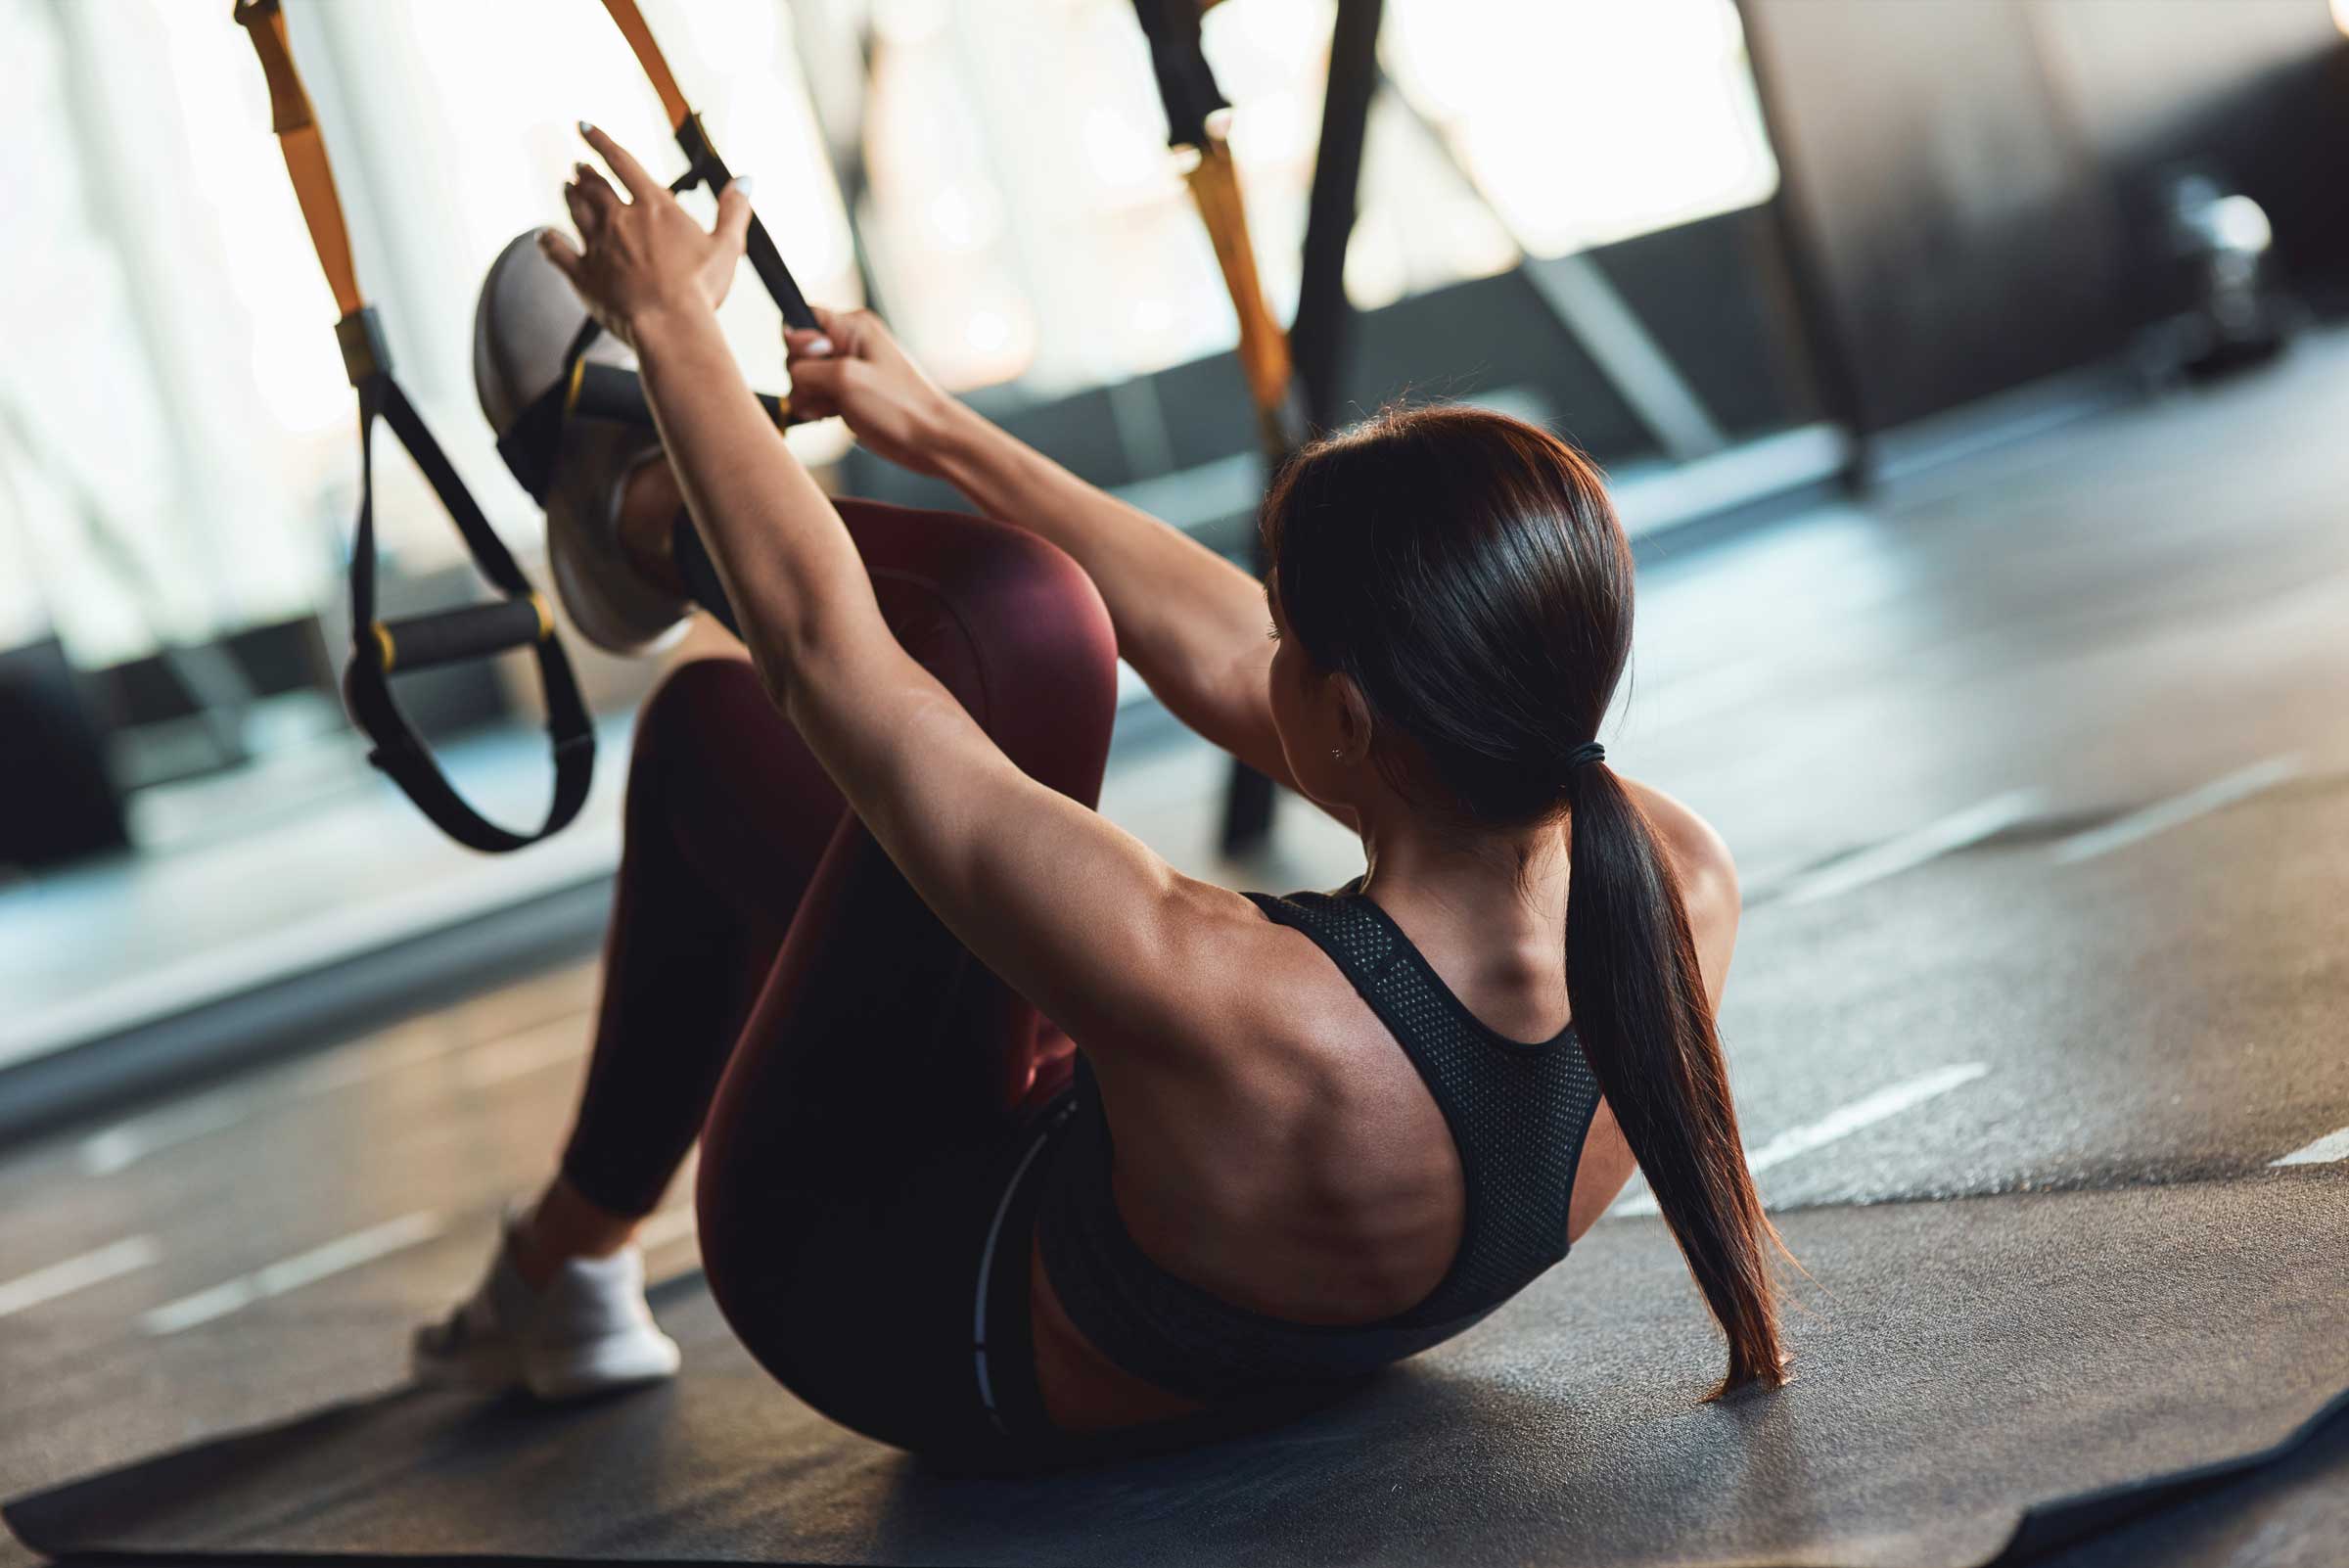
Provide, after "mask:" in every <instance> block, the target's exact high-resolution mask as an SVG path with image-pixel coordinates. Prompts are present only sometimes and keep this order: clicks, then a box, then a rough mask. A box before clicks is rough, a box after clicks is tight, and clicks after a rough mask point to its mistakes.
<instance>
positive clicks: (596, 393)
mask: <svg viewBox="0 0 2349 1568" xmlns="http://www.w3.org/2000/svg"><path fill="white" fill-rule="evenodd" d="M758 397H759V406H760V407H761V408H763V409H765V410H766V417H767V418H769V419H771V420H773V421H774V422H775V423H776V424H778V425H788V424H791V423H792V422H793V421H792V417H791V404H790V402H789V401H788V400H787V399H785V398H781V397H777V396H776V395H775V394H774V393H772V392H760V393H759V394H758ZM566 412H568V413H570V414H572V415H575V416H576V417H578V418H581V419H614V420H625V421H627V422H628V423H629V424H632V425H643V426H645V427H647V428H648V429H649V428H650V427H651V425H652V423H653V405H652V404H650V403H648V402H646V401H645V398H644V379H643V378H642V377H640V376H639V375H637V374H636V372H635V371H633V370H630V369H628V368H627V367H626V366H624V365H607V364H604V363H603V362H602V361H600V360H593V359H583V360H581V361H580V362H579V369H578V382H577V385H576V389H575V390H574V392H572V395H571V406H570V407H569V408H568V409H567V410H566Z"/></svg>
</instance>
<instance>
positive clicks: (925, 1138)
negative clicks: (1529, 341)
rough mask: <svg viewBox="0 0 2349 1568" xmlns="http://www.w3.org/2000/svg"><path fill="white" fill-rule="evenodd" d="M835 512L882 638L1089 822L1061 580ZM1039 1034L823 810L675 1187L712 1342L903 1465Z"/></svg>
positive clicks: (969, 1391) (920, 519)
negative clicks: (731, 1344)
mask: <svg viewBox="0 0 2349 1568" xmlns="http://www.w3.org/2000/svg"><path fill="white" fill-rule="evenodd" d="M843 515H844V516H845V517H847V518H848V519H849V521H850V524H851V531H852V535H853V536H854V537H855V539H856V541H857V546H858V549H859V551H860V553H862V554H863V555H864V557H865V560H866V563H867V566H868V568H869V569H870V570H871V572H872V576H873V582H874V591H875V594H876V597H877V598H878V599H879V600H880V601H881V603H882V606H883V613H884V615H885V616H887V617H888V619H889V621H890V624H891V627H892V629H893V630H895V631H896V632H897V634H898V640H899V641H900V642H901V643H903V644H904V646H905V647H906V649H907V650H908V651H909V652H911V653H912V654H913V655H914V656H915V657H916V658H917V659H919V660H921V662H922V663H923V664H924V665H925V667H927V668H929V669H931V670H932V672H933V673H935V674H937V675H938V676H939V678H940V679H941V681H942V682H943V683H944V684H945V685H946V687H947V688H948V689H949V690H951V691H952V692H953V693H954V694H955V696H956V697H957V698H958V699H959V700H961V702H962V703H963V705H964V707H965V708H966V709H968V710H969V711H970V713H971V714H972V715H973V717H974V718H976V719H977V720H978V721H979V722H980V724H981V725H982V726H983V727H985V728H986V729H987V731H988V733H989V734H990V736H992V737H993V738H994V739H995V741H996V743H997V744H998V745H999V746H1001V747H1002V748H1003V750H1004V751H1005V753H1006V754H1007V755H1009V756H1010V757H1011V758H1012V760H1013V761H1015V762H1017V763H1018V764H1019V765H1020V766H1021V767H1023V768H1024V769H1025V770H1026V771H1028V772H1029V773H1030V775H1031V776H1033V777H1035V778H1036V779H1037V780H1038V781H1039V782H1042V783H1045V784H1048V785H1050V786H1052V787H1054V788H1056V789H1060V790H1061V791H1063V792H1064V793H1066V794H1068V795H1070V796H1072V797H1073V798H1075V799H1078V800H1080V801H1082V802H1083V803H1084V804H1086V805H1088V806H1091V805H1096V804H1098V800H1099V790H1100V781H1101V771H1102V766H1103V763H1104V761H1105V760H1106V756H1107V751H1108V743H1109V732H1110V725H1111V721H1112V719H1113V717H1114V715H1115V710H1116V688H1117V680H1116V643H1115V638H1114V634H1113V633H1112V631H1111V629H1110V626H1109V623H1108V615H1107V611H1106V610H1105V609H1104V608H1103V607H1102V605H1101V602H1100V597H1099V593H1098V591H1097V590H1096V589H1094V587H1093V585H1092V583H1091V581H1090V579H1088V578H1086V577H1085V576H1084V575H1083V573H1082V570H1081V569H1079V568H1078V567H1077V566H1076V563H1075V562H1074V561H1072V560H1070V559H1069V557H1068V556H1067V555H1065V554H1064V553H1062V552H1061V551H1059V550H1058V549H1057V548H1055V547H1053V546H1051V545H1049V544H1048V543H1045V542H1044V541H1042V540H1038V539H1036V538H1035V537H1034V536H1032V535H1029V534H1025V533H1022V532H1019V531H1018V530H1011V529H1008V528H1006V527H1005V526H1004V525H1000V524H993V523H988V522H985V521H984V520H979V519H972V518H967V517H962V516H960V515H958V514H939V513H918V512H907V511H903V510H902V509H898V508H857V507H852V506H844V507H843ZM1039 1022H1040V1021H1039V1019H1038V1017H1037V1015H1036V1010H1035V1009H1034V1008H1033V1007H1032V1006H1030V1005H1029V1004H1028V1003H1027V1001H1026V1000H1025V999H1024V998H1022V997H1021V996H1020V995H1019V994H1018V993H1017V992H1013V991H1012V990H1011V989H1010V988H1009V987H1008V986H1006V985H1004V984H1003V983H1002V981H1000V980H999V979H997V978H996V976H995V975H994V974H993V973H992V972H991V971H990V970H989V969H988V968H987V967H986V965H984V964H983V963H981V962H980V961H979V960H978V959H977V958H976V957H974V956H973V955H972V954H971V953H970V951H969V950H968V949H967V948H965V947H964V946H963V945H961V943H960V942H959V941H957V940H956V939H955V937H954V936H953V934H952V933H951V932H950V931H948V930H947V929H946V927H945V926H944V923H943V922H942V921H941V920H939V918H938V917H937V915H935V914H934V913H933V912H932V911H931V910H930V908H929V906H928V905H927V904H925V903H924V902H923V901H922V899H921V897H920V895H919V894H918V893H916V892H915V891H914V889H913V887H912V885H911V884H910V883H908V882H907V881H906V880H905V878H904V876H903V874H902V873H901V872H899V871H898V868H897V866H896V865H895V863H894V862H892V861H891V860H890V858H889V856H888V854H887V853H886V852H884V851H883V850H882V849H881V847H880V846H879V844H878V843H877V842H876V841H875V840H874V839H873V837H872V835H871V834H870V833H869V832H867V831H866V830H865V828H864V825H863V824H862V823H861V822H860V821H858V820H857V819H856V818H855V817H854V815H853V814H844V815H843V817H842V819H841V820H840V822H839V824H838V825H837V827H836V828H835V830H834V833H833V837H832V839H831V842H830V843H829V845H828V846H827V847H826V849H825V851H824V853H823V856H822V859H821V860H820V861H819V863H818V864H817V866H816V869H815V872H814V875H813V877H812V878H811V879H810V881H809V883H808V886H807V888H806V893H805V894H804V895H803V897H802V899H801V902H800V906H799V910H798V912H797V913H796V914H795V916H794V917H793V919H792V922H791V926H790V929H789V931H788V933H787V934H786V936H785V938H784V941H783V945H782V947H781V949H780V951H779V952H778V953H777V955H776V958H775V962H774V967H773V969H772V971H771V972H770V973H769V975H768V977H767V980H766V984H765V988H764V990H763V991H762V992H761V993H760V998H759V1001H758V1004H757V1006H756V1007H755V1009H754V1010H753V1012H752V1015H751V1018H750V1021H749V1024H748V1026H747V1027H746V1029H745V1030H744V1033H743V1037H742V1038H741V1040H740V1042H739V1043H738V1044H737V1046H736V1048H735V1051H734V1055H733V1057H732V1059H731V1060H730V1061H729V1063H728V1065H727V1069H726V1076H725V1079H724V1082H723V1084H721V1085H720V1088H719V1091H718V1098H717V1103H716V1106H715V1108H714V1111H713V1113H712V1117H711V1121H710V1125H709V1128H708V1130H707V1132H706V1135H705V1139H704V1144H703V1154H702V1166H701V1177H700V1190H699V1206H700V1210H701V1229H702V1245H703V1253H704V1258H705V1260H706V1262H707V1264H708V1267H709V1271H710V1277H711V1283H712V1287H713V1290H714V1294H715V1295H716V1297H717V1299H718V1302H719V1305H720V1307H721V1308H722V1309H723V1310H724V1312H725V1314H726V1315H727V1318H728V1320H729V1322H730V1323H732V1325H733V1326H734V1329H735V1331H736V1333H737V1334H738V1335H740V1336H741V1337H742V1339H743V1340H744V1342H745V1343H746V1344H747V1345H749V1347H750V1348H751V1350H752V1352H753V1353H754V1354H755V1355H757V1356H758V1357H759V1358H760V1360H761V1362H762V1363H764V1364H765V1365H766V1366H767V1368H768V1369H769V1370H770V1371H772V1372H773V1373H774V1374H775V1375H776V1376H777V1377H779V1378H781V1379H782V1380H783V1381H785V1382H786V1383H788V1384H790V1385H791V1386H792V1387H794V1388H795V1390H797V1391H799V1392H800V1393H801V1394H802V1395H803V1397H806V1398H807V1399H808V1400H809V1402H810V1403H812V1404H815V1405H816V1406H817V1407H819V1408H822V1409H824V1410H826V1412H827V1413H829V1414H831V1415H833V1416H834V1417H835V1418H836V1419H840V1420H843V1421H844V1422H846V1423H847V1424H849V1425H852V1426H855V1427H857V1428H859V1429H860V1430H864V1431H866V1432H868V1433H870V1434H871V1435H874V1436H877V1437H882V1438H884V1439H886V1440H888V1441H893V1442H898V1443H903V1444H906V1445H907V1446H922V1445H923V1443H924V1440H925V1437H926V1436H927V1435H928V1434H931V1433H933V1432H941V1431H944V1429H945V1428H948V1427H951V1426H952V1425H954V1423H956V1422H961V1421H967V1420H968V1419H969V1418H970V1417H971V1416H972V1415H973V1413H974V1412H976V1410H977V1402H976V1392H975V1383H974V1378H973V1370H972V1368H973V1361H972V1356H971V1336H970V1327H971V1314H972V1310H973V1305H974V1300H973V1295H972V1292H973V1289H974V1287H975V1282H976V1278H977V1271H978V1268H979V1267H980V1261H981V1260H980V1252H981V1249H982V1247H983V1245H984V1243H985V1240H986V1235H987V1231H988V1227H989V1222H990V1220H991V1217H992V1213H993V1206H994V1203H995V1201H996V1198H997V1197H998V1196H999V1192H998V1190H997V1183H998V1181H999V1179H1000V1178H1003V1177H1007V1176H1008V1175H1009V1168H1008V1166H1007V1165H1006V1163H1005V1161H1006V1160H1007V1158H1008V1157H1009V1156H1010V1154H1011V1151H1013V1150H1014V1148H1015V1147H1016V1145H1017V1142H1018V1134H1019V1117H1018V1114H1017V1112H1016V1110H1015V1105H1016V1102H1018V1101H1019V1100H1020V1099H1021V1098H1022V1096H1023V1094H1024V1093H1025V1092H1026V1090H1027V1089H1028V1086H1029V1084H1028V1067H1029V1057H1030V1051H1031V1049H1032V1047H1033V1044H1034V1042H1035V1040H1036V1037H1037V1034H1038V1029H1039Z"/></svg>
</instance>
